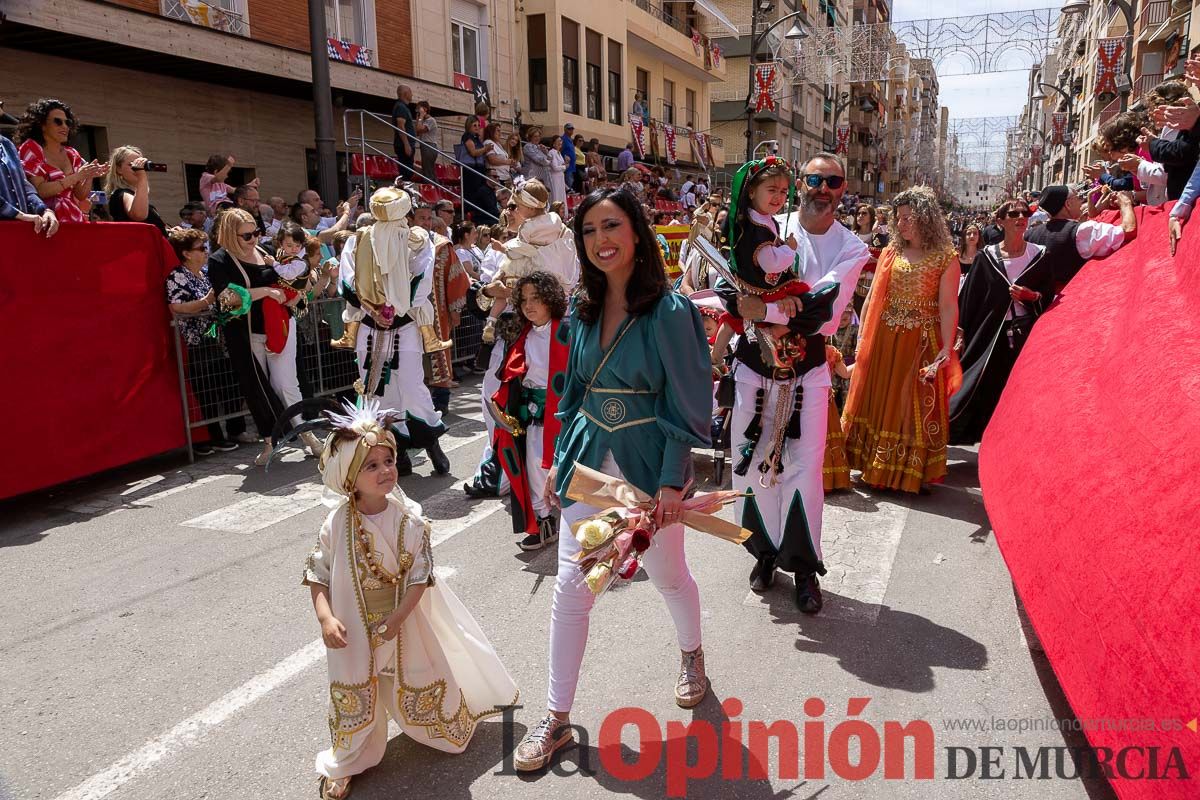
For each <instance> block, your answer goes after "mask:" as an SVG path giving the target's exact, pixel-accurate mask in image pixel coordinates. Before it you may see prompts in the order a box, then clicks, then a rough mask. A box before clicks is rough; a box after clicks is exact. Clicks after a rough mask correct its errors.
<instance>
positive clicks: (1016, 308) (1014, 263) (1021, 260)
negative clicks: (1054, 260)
mask: <svg viewBox="0 0 1200 800" xmlns="http://www.w3.org/2000/svg"><path fill="white" fill-rule="evenodd" d="M993 247H995V248H996V255H997V256H1000V245H993ZM1045 249H1046V248H1044V247H1042V246H1041V245H1040V244H1034V243H1033V242H1026V243H1025V252H1024V253H1022V254H1021V255H1019V256H1015V257H1013V258H1004V257H1003V256H1000V259H1001V263H1003V264H1004V277H1005V278H1006V279H1007V280H1008V285H1009V286H1012V285H1014V284H1017V283H1020V277H1021V273H1023V272H1024V271H1025V268H1026V267H1028V266H1029V262H1030V261H1032V260H1033V257H1034V256H1036V255H1037V254H1038V253H1040V252H1042V251H1043V250H1045ZM1028 313H1029V309H1028V308H1026V306H1025V304H1024V303H1018V302H1015V301H1014V302H1013V303H1012V304H1011V305H1010V306H1009V308H1008V314H1006V315H1005V317H1004V318H1005V319H1012V318H1013V317H1023V316H1025V315H1026V314H1028Z"/></svg>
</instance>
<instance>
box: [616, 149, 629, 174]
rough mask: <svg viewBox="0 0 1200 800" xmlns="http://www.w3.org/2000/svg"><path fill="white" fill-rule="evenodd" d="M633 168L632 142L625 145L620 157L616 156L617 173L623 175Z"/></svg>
mask: <svg viewBox="0 0 1200 800" xmlns="http://www.w3.org/2000/svg"><path fill="white" fill-rule="evenodd" d="M632 166H633V142H630V143H629V144H627V145H625V149H624V150H622V151H621V155H619V156H617V172H620V173H624V172H625V171H626V170H628V169H629V168H631V167H632Z"/></svg>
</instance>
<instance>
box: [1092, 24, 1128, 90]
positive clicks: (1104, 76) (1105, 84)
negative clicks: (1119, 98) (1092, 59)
mask: <svg viewBox="0 0 1200 800" xmlns="http://www.w3.org/2000/svg"><path fill="white" fill-rule="evenodd" d="M1124 52H1125V40H1124V39H1121V38H1114V39H1101V40H1100V47H1099V49H1098V50H1097V51H1096V94H1097V95H1102V94H1104V93H1105V92H1108V93H1111V94H1116V93H1117V73H1118V72H1119V71H1120V69H1121V55H1122V54H1123V53H1124Z"/></svg>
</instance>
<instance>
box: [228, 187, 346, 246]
mask: <svg viewBox="0 0 1200 800" xmlns="http://www.w3.org/2000/svg"><path fill="white" fill-rule="evenodd" d="M309 192H311V194H313V195H315V194H316V192H312V190H309V191H308V192H301V193H300V196H301V197H305V196H311V195H310V194H309ZM361 198H362V194H361V193H360V192H359V190H357V189H356V190H355V191H354V194H352V195H351V196H350V200H349V202H346V203H342V204H341V205H340V206H338V211H339V212H340V213H339V216H338V219H337V221H336V222H334V223H333V224H332V225H329V226H327V227H326V228H325V229H324V230H321V229H320V228H319V227H318V222H319V221H320V217H319V216H318V214H317V210H316V208H315V207H314V206H313V204H312V203H305V202H301V203H296V205H294V206H292V208H291V210H290V212H289V214H288V218H289V219H291V221H292V222H295V223H296V224H298V225H299V226H300V227H302V228H304V230H305V232H306V233H308V235H309V236H315V237H317V241H319V242H320V243H321V258H322V261H323V262H325V261H329V260H330V259H332V258H333V235H334V234H335V233H337V232H338V231H342V230H345V229H347V228H349V227H350V220H351V218H353V217H354V216H355V215H356V214H357V213H358V202H359V200H360V199H361ZM317 202H320V198H318V199H317ZM251 219H253V217H251Z"/></svg>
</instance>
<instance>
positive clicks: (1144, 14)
mask: <svg viewBox="0 0 1200 800" xmlns="http://www.w3.org/2000/svg"><path fill="white" fill-rule="evenodd" d="M1170 18H1171V0H1150V2H1149V3H1147V4H1146V7H1145V8H1143V9H1142V10H1141V12H1140V13H1139V14H1138V18H1137V29H1138V33H1139V34H1140V33H1141V32H1143V31H1146V30H1148V29H1151V28H1154V27H1156V26H1158V25H1161V24H1163V23H1164V22H1166V21H1167V20H1168V19H1170Z"/></svg>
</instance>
